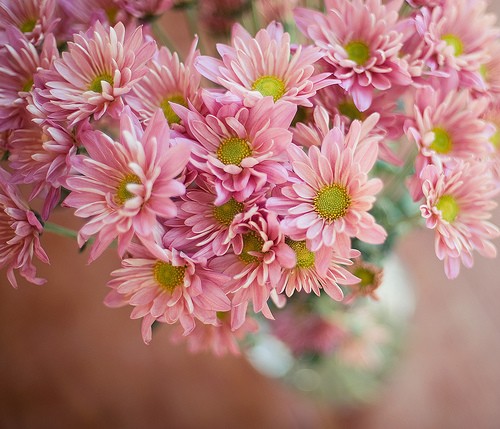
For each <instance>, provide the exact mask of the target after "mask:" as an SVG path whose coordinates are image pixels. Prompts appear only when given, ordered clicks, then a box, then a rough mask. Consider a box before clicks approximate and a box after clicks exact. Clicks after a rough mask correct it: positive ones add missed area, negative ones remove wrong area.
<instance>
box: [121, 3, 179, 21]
mask: <svg viewBox="0 0 500 429" xmlns="http://www.w3.org/2000/svg"><path fill="white" fill-rule="evenodd" d="M118 2H119V5H120V6H121V7H123V8H124V9H125V10H126V11H127V12H128V13H130V14H131V15H132V16H135V17H136V18H140V19H143V20H148V19H152V18H154V17H155V16H158V15H161V14H163V13H164V12H166V11H167V10H169V9H170V8H171V7H172V6H173V5H174V0H118Z"/></svg>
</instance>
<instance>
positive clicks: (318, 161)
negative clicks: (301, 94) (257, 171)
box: [267, 114, 386, 254]
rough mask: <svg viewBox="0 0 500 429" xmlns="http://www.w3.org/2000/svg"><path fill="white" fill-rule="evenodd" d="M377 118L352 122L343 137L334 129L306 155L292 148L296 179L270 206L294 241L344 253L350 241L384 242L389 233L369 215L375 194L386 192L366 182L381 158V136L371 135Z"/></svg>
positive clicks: (379, 184) (374, 181)
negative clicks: (379, 157) (379, 143)
mask: <svg viewBox="0 0 500 429" xmlns="http://www.w3.org/2000/svg"><path fill="white" fill-rule="evenodd" d="M377 120H378V116H377V115H376V114H374V115H372V116H370V117H369V118H368V119H367V120H366V121H365V122H363V123H361V122H360V121H357V120H356V121H353V123H352V124H351V127H350V129H349V131H348V133H347V135H344V134H343V133H342V131H341V130H340V129H339V128H337V127H334V128H333V129H332V130H331V131H330V132H328V134H327V135H326V136H325V138H324V139H323V141H322V142H321V148H320V149H318V147H317V146H311V147H310V148H309V151H308V154H306V153H304V151H303V150H302V149H301V148H299V147H298V146H296V145H291V146H290V149H289V156H290V159H291V165H292V170H293V172H294V173H295V175H296V180H295V179H294V180H293V181H291V182H290V183H288V184H286V185H284V186H283V187H282V188H281V189H280V191H281V194H280V195H278V194H276V196H273V197H271V198H269V199H268V200H267V207H268V208H269V209H270V210H274V211H276V212H277V213H278V214H279V215H281V216H283V221H282V223H281V226H282V228H283V232H284V233H285V234H286V235H288V236H289V237H290V238H291V239H292V240H294V241H303V240H307V246H308V248H309V249H310V250H312V251H317V250H318V249H320V248H321V247H322V246H326V247H333V246H335V248H336V249H337V250H338V251H339V252H340V254H347V253H348V252H349V250H350V247H351V246H350V238H351V237H357V238H358V239H360V240H362V241H365V242H368V243H372V244H380V243H382V242H383V241H384V240H385V237H386V232H385V231H384V229H383V228H382V227H381V226H380V225H377V224H376V223H375V219H374V218H373V216H372V215H370V214H369V213H368V210H370V209H371V208H372V206H373V203H374V201H375V194H377V193H378V192H379V191H380V190H381V188H382V182H381V181H380V180H379V179H375V178H374V179H368V173H369V172H370V170H371V169H372V167H373V165H374V163H375V161H376V159H377V154H378V142H379V140H380V139H381V136H380V135H377V134H370V133H371V131H372V130H373V128H374V126H375V124H376V122H377Z"/></svg>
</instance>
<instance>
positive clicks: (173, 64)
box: [0, 0, 500, 353]
mask: <svg viewBox="0 0 500 429" xmlns="http://www.w3.org/2000/svg"><path fill="white" fill-rule="evenodd" d="M207 3H208V2H207ZM173 4H174V2H173V1H166V0H163V1H160V0H150V1H137V0H135V1H134V0H113V1H109V0H106V1H103V0H92V1H88V0H85V1H84V0H2V3H1V5H0V40H1V41H2V44H1V46H0V136H1V138H0V154H1V155H2V157H3V161H2V166H1V167H0V178H1V183H0V204H1V211H0V238H1V240H0V268H1V267H4V268H6V269H7V275H8V278H9V281H10V282H11V284H12V285H14V286H16V279H15V275H14V273H15V272H18V273H19V274H20V275H21V276H23V277H25V278H26V279H27V280H28V281H30V282H33V283H41V282H42V280H41V279H39V278H37V277H36V272H35V271H36V270H35V267H34V265H33V259H34V257H35V256H36V257H37V258H38V259H40V260H41V261H42V262H48V258H47V256H46V254H45V252H44V251H43V249H42V247H41V244H40V236H41V235H42V233H43V232H44V228H45V225H46V224H47V225H48V222H50V216H51V213H52V212H53V211H54V210H56V209H57V210H58V209H59V208H58V207H60V206H63V207H70V208H73V209H74V215H76V216H77V217H80V218H83V219H84V220H85V221H84V224H83V226H82V227H81V229H80V231H79V232H78V244H79V245H80V246H83V245H84V244H86V243H89V244H90V243H91V250H90V261H93V260H95V259H96V258H98V257H99V256H100V255H101V254H102V252H103V251H104V250H105V249H107V248H108V247H109V246H110V245H112V243H116V246H117V249H118V253H119V255H120V257H121V258H122V263H121V268H119V269H116V270H115V271H113V272H112V273H111V276H112V280H111V281H110V282H109V284H108V286H109V288H110V292H109V293H108V295H107V297H106V299H105V303H106V304H107V305H109V306H112V307H116V306H123V305H130V306H132V307H133V310H132V314H131V317H132V318H134V319H135V318H137V319H142V336H143V339H144V341H145V342H146V343H147V342H149V341H150V340H151V337H152V329H151V327H152V325H153V323H155V322H164V323H168V324H176V325H178V326H179V327H180V330H181V332H182V335H184V336H186V338H187V340H188V342H189V344H190V346H191V347H192V348H193V349H196V350H197V349H202V348H212V349H214V350H215V351H216V352H217V353H223V352H225V351H232V352H237V350H238V348H237V343H236V340H237V339H238V338H240V337H241V336H242V335H244V334H245V333H247V332H251V331H254V330H255V329H256V325H255V321H254V315H255V314H256V313H261V314H262V315H263V316H264V317H265V318H268V319H273V317H274V316H273V311H274V309H273V308H276V307H278V308H280V307H283V306H285V305H286V303H287V300H289V299H290V298H291V297H292V295H294V294H296V293H299V292H301V293H307V294H310V293H314V294H316V295H318V296H319V295H321V294H322V293H326V294H327V295H328V296H329V297H331V298H332V299H333V300H336V301H341V300H342V299H343V298H344V294H347V295H348V296H346V298H347V299H349V298H350V297H351V295H355V296H360V295H361V296H363V295H366V294H363V293H362V291H361V289H360V288H368V290H369V292H370V293H367V294H371V293H372V292H373V290H374V287H373V285H366V284H362V283H363V278H360V277H359V276H357V275H356V270H353V269H352V265H353V262H356V263H358V262H357V261H358V260H359V258H360V251H359V250H358V249H356V248H355V246H354V245H353V243H356V242H359V241H361V242H364V243H368V244H369V245H378V244H382V243H383V242H384V240H385V239H386V236H387V232H386V230H385V229H384V228H383V227H382V226H381V225H380V224H379V223H377V219H376V218H375V217H374V216H373V215H372V214H370V210H371V209H372V208H373V207H374V204H375V203H376V201H377V198H378V197H377V195H378V194H380V193H381V192H383V188H384V183H383V181H382V180H381V179H380V178H377V177H373V169H374V167H375V166H376V164H377V163H385V164H388V163H391V164H393V165H394V168H396V169H397V168H401V166H402V165H403V164H405V163H406V164H408V160H410V162H411V163H413V165H414V170H413V173H412V175H411V177H409V178H408V180H407V185H408V189H409V192H410V194H411V196H412V197H413V199H414V200H415V202H417V203H418V204H420V205H421V206H420V208H421V213H422V217H423V218H424V219H425V223H426V225H427V227H428V228H432V229H434V231H435V234H436V235H435V237H436V238H435V251H436V255H437V257H438V258H439V259H441V260H443V261H444V266H445V272H446V275H447V276H448V277H450V278H453V277H456V276H457V275H458V273H459V269H460V265H461V264H463V265H465V266H466V267H470V266H472V264H473V254H474V253H475V252H478V253H479V254H481V255H483V256H486V257H494V256H495V254H496V249H495V247H494V245H493V244H492V242H491V240H492V239H493V238H495V237H497V236H498V235H500V232H499V230H498V228H497V227H496V226H494V225H493V224H492V223H490V222H489V221H488V218H489V217H490V214H491V211H492V209H493V208H494V207H495V206H496V203H495V202H494V198H495V197H496V195H497V194H498V191H499V189H500V188H499V184H500V152H499V144H500V116H498V115H496V114H495V113H496V112H499V111H500V110H499V109H500V73H499V70H500V56H499V55H498V53H499V52H500V40H499V37H500V31H499V28H497V27H495V26H494V24H495V19H494V17H493V16H491V15H490V14H488V13H487V12H486V3H485V2H483V1H482V0H476V1H471V0H442V1H436V0H435V1H417V0H413V1H411V2H410V1H408V2H404V1H403V0H390V1H382V0H350V1H347V0H325V10H326V12H320V11H316V10H311V9H307V8H300V7H298V8H296V9H295V10H294V12H293V13H294V19H295V21H296V23H297V27H298V29H299V30H300V32H301V33H302V35H303V38H304V40H305V42H304V43H302V44H294V43H292V40H291V36H290V34H289V33H287V32H285V31H284V26H283V25H282V24H281V23H279V22H277V21H272V22H271V23H269V24H268V25H267V26H266V27H265V28H262V29H260V30H259V31H258V32H257V33H256V34H250V33H249V32H248V31H247V30H246V29H245V28H243V27H242V26H241V25H239V24H235V25H234V26H233V27H232V33H231V39H230V41H228V43H227V44H223V43H219V44H217V51H218V56H216V57H212V56H207V55H201V54H200V52H199V50H198V49H197V38H195V39H194V41H193V43H192V46H191V49H190V51H189V53H188V54H187V56H186V57H185V60H184V61H183V62H181V60H180V59H179V56H178V54H177V53H175V52H170V51H169V50H168V49H167V48H166V47H163V46H159V45H158V43H157V42H156V41H155V39H154V37H153V36H152V34H153V33H152V31H151V28H150V26H149V21H150V18H151V17H152V16H154V15H159V14H161V13H163V12H164V11H165V10H167V9H169V8H170V7H172V5H173ZM403 12H404V13H403ZM202 78H206V79H208V80H209V81H211V82H213V87H210V88H209V87H202ZM415 153H416V155H415ZM21 186H22V187H23V189H26V188H29V193H28V194H27V196H26V199H25V197H24V196H23V195H24V194H23V193H21V191H20V190H19V189H20V187H21ZM68 193H69V195H67V194H68ZM35 200H38V201H41V202H42V204H41V209H40V212H39V213H35V211H34V210H32V209H31V208H30V206H29V205H28V202H27V201H35ZM365 271H366V270H365ZM373 271H376V270H375V269H374V270H373ZM376 274H377V273H374V272H372V273H371V274H370V275H371V279H372V280H373V279H376V278H378V277H379V276H378V274H377V275H376ZM365 279H366V276H365ZM365 283H366V282H365ZM361 284H362V286H360V285H361ZM360 291H361V292H360ZM290 329H294V327H293V323H291V324H290ZM311 335H312V334H311Z"/></svg>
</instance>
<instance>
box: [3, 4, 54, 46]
mask: <svg viewBox="0 0 500 429" xmlns="http://www.w3.org/2000/svg"><path fill="white" fill-rule="evenodd" d="M58 21H59V19H58V18H57V16H56V0H2V2H1V3H0V41H1V42H3V41H4V37H5V31H6V30H7V29H8V28H9V27H16V28H17V29H19V30H20V31H21V32H22V33H24V35H25V36H26V38H27V39H28V40H29V41H30V42H31V43H34V44H38V43H39V42H41V41H42V40H43V39H44V37H46V36H47V35H48V34H49V33H51V32H52V31H54V28H55V27H56V25H57V23H58Z"/></svg>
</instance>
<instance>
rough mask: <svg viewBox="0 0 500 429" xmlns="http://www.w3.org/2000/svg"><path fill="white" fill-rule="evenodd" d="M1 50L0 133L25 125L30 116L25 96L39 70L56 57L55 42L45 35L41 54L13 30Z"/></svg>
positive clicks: (6, 33)
mask: <svg viewBox="0 0 500 429" xmlns="http://www.w3.org/2000/svg"><path fill="white" fill-rule="evenodd" d="M4 35H5V38H6V43H5V45H4V46H3V47H2V49H0V64H1V67H0V131H5V130H9V129H11V130H13V129H16V128H19V127H23V126H26V125H27V124H28V123H29V121H30V115H29V113H28V112H27V110H26V106H27V96H28V94H29V92H30V91H31V88H32V86H33V79H34V75H35V73H36V71H37V70H38V68H39V67H43V68H47V67H49V65H50V63H51V62H52V61H53V59H54V58H55V57H56V56H57V55H58V53H57V47H56V43H55V39H54V37H53V36H52V35H47V38H46V40H45V43H44V44H43V48H42V51H41V53H39V52H38V50H37V48H36V47H35V45H33V44H32V43H31V42H28V40H26V38H25V37H24V36H23V34H22V33H21V32H20V31H19V30H17V29H16V28H13V27H10V28H8V29H7V30H6V32H5V34H4Z"/></svg>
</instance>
